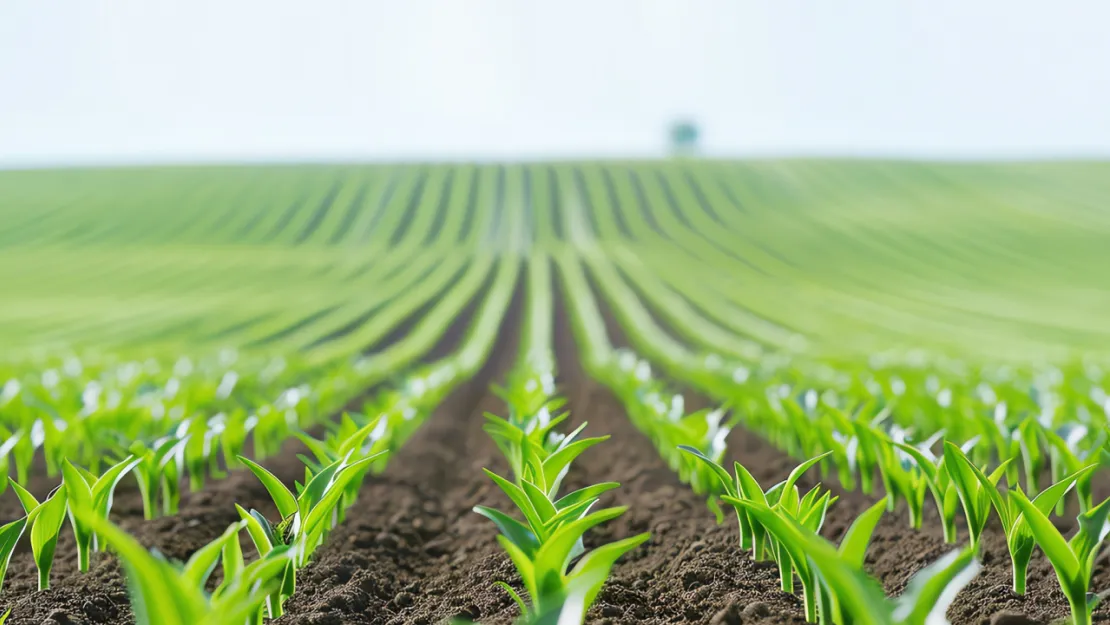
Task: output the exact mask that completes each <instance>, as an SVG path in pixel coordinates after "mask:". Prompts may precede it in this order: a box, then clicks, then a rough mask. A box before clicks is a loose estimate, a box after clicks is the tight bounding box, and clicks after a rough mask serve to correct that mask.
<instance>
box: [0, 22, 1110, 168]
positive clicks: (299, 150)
mask: <svg viewBox="0 0 1110 625" xmlns="http://www.w3.org/2000/svg"><path fill="white" fill-rule="evenodd" d="M1108 23H1110V4H1108V3H1106V2H1105V0H1087V1H1068V0H1063V1H1059V2H1046V1H1044V0H761V1H755V0H560V1H555V2H553V1H550V0H547V1H539V0H312V1H310V2H305V1H297V2H294V1H292V0H0V163H6V164H8V165H20V164H48V163H58V162H67V163H68V162H105V161H116V162H118V161H147V160H158V161H180V160H229V159H239V158H251V159H258V158H263V159H287V158H374V159H384V158H398V157H401V158H420V157H441V158H443V157H446V158H450V157H504V156H525V157H542V156H584V155H598V156H600V155H630V156H631V155H636V156H639V155H643V156H651V155H658V154H662V153H663V151H664V148H665V143H666V141H665V136H666V135H665V128H666V125H667V123H668V121H669V120H671V119H672V118H673V117H674V116H676V115H679V114H689V115H692V116H694V117H695V118H696V119H698V120H699V121H700V122H701V124H702V128H703V136H704V141H703V145H704V148H705V151H706V152H708V153H711V154H718V155H747V154H768V153H771V154H849V155H859V154H864V155H909V156H953V157H969V156H970V157H974V156H1054V155H1075V156H1081V155H1103V156H1110V31H1108V30H1107V24H1108Z"/></svg>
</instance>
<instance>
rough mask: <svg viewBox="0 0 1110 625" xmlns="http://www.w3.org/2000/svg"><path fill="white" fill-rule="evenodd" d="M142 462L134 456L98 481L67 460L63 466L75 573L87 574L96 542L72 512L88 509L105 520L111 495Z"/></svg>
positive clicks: (88, 529) (118, 464) (124, 460)
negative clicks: (75, 566)
mask: <svg viewBox="0 0 1110 625" xmlns="http://www.w3.org/2000/svg"><path fill="white" fill-rule="evenodd" d="M141 460H142V459H141V458H138V457H135V456H128V457H126V458H124V459H123V460H121V461H120V462H118V463H116V464H115V465H113V466H112V467H110V468H109V469H108V470H106V471H105V472H104V475H101V476H100V477H97V476H95V475H93V474H92V473H89V472H88V471H86V470H85V469H82V468H80V467H78V466H76V465H74V464H73V463H72V462H70V461H69V460H65V461H64V462H63V464H62V476H63V479H64V483H65V485H66V493H67V494H68V497H69V521H70V525H71V526H72V527H73V536H74V538H75V539H76V541H77V570H79V571H81V572H82V573H84V572H87V571H88V570H89V554H90V550H91V549H97V540H96V535H95V534H94V533H93V531H92V528H91V527H88V526H87V525H85V524H84V523H83V522H82V521H81V519H80V518H79V517H78V516H77V515H75V514H74V513H73V511H74V510H76V509H84V508H89V509H90V510H91V511H92V512H93V513H94V514H96V515H97V516H99V517H100V518H102V519H107V518H108V513H109V512H111V510H112V495H113V493H114V492H115V490H116V485H117V484H119V482H120V480H121V479H123V476H124V475H126V474H127V472H128V471H130V470H131V469H132V468H134V467H135V465H137V464H139V463H140V462H141Z"/></svg>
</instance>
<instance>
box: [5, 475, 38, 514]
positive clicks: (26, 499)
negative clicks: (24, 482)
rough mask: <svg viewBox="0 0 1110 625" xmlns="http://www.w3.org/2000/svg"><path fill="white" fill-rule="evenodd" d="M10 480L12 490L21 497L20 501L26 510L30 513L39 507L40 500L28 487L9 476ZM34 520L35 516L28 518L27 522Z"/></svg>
mask: <svg viewBox="0 0 1110 625" xmlns="http://www.w3.org/2000/svg"><path fill="white" fill-rule="evenodd" d="M8 482H9V483H11V485H12V490H13V491H15V494H16V496H17V497H19V503H20V504H21V505H22V506H23V511H24V512H26V513H27V514H28V515H30V514H31V513H32V512H34V511H35V510H36V509H37V508H38V507H39V500H38V499H35V496H34V495H32V494H31V492H30V491H28V490H27V489H26V488H23V487H22V486H20V485H19V482H17V481H15V480H14V479H12V478H10V477H9V478H8ZM32 521H34V518H28V521H27V522H28V523H30V522H32Z"/></svg>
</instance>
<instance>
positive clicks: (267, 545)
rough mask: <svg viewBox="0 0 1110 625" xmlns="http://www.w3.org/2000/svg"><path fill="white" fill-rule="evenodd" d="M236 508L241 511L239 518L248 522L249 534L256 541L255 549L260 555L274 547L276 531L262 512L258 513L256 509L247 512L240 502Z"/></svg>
mask: <svg viewBox="0 0 1110 625" xmlns="http://www.w3.org/2000/svg"><path fill="white" fill-rule="evenodd" d="M235 510H236V511H238V512H239V518H240V519H242V520H243V521H245V522H246V524H247V534H249V535H250V537H251V541H253V542H254V548H255V550H257V551H258V554H259V555H260V556H265V555H266V554H267V553H269V552H270V551H271V550H272V549H273V548H274V531H273V528H272V527H270V522H269V521H267V520H266V518H265V517H263V516H262V515H261V514H257V511H256V510H252V511H250V512H247V511H246V510H244V509H243V506H240V505H239V504H235Z"/></svg>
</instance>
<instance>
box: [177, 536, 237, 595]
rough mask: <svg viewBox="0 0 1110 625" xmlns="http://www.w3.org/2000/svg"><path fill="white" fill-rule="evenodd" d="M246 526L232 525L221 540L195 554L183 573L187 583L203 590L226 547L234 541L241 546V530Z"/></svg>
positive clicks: (218, 539)
mask: <svg viewBox="0 0 1110 625" xmlns="http://www.w3.org/2000/svg"><path fill="white" fill-rule="evenodd" d="M246 524H247V522H246V521H242V520H240V521H237V522H235V523H232V524H231V526H230V527H228V528H227V530H225V531H224V533H223V534H222V535H220V537H219V538H217V539H216V540H213V541H212V542H210V543H208V544H207V545H205V546H203V547H201V548H200V549H198V550H197V551H196V552H195V553H193V555H192V556H190V557H189V560H188V561H187V562H186V563H185V567H184V568H183V569H182V571H181V574H182V576H183V577H184V578H185V580H186V582H188V583H190V584H192V585H193V586H195V587H197V588H200V589H202V590H203V589H204V585H205V584H206V583H207V582H208V577H209V576H210V575H212V571H213V570H214V569H215V568H216V563H217V562H219V560H220V556H221V555H223V551H224V547H225V546H226V545H227V543H229V542H232V541H234V542H235V544H236V545H238V544H239V530H241V529H243V528H244V527H245V526H246Z"/></svg>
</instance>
